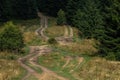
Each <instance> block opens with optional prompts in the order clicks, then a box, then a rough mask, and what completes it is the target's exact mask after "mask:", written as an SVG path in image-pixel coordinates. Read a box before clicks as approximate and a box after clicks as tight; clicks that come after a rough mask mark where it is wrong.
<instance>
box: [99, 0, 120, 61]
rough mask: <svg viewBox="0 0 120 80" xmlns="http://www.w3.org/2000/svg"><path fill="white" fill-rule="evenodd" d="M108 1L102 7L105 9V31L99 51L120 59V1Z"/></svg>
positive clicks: (104, 54)
mask: <svg viewBox="0 0 120 80" xmlns="http://www.w3.org/2000/svg"><path fill="white" fill-rule="evenodd" d="M108 2H109V4H108V5H106V6H105V7H104V9H103V10H105V11H106V12H104V14H105V21H104V22H105V28H104V29H105V32H104V34H103V38H101V39H100V42H101V45H100V53H101V54H102V55H103V56H107V57H109V56H111V55H114V56H115V58H116V60H120V7H119V6H120V1H119V0H112V1H110V0H108ZM110 58H111V57H110Z"/></svg>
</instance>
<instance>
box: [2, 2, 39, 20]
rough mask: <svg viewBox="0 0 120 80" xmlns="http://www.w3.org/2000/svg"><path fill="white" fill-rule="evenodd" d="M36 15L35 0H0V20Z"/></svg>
mask: <svg viewBox="0 0 120 80" xmlns="http://www.w3.org/2000/svg"><path fill="white" fill-rule="evenodd" d="M36 16H37V5H36V0H0V21H7V20H10V19H30V18H35V17H36Z"/></svg>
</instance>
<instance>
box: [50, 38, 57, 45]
mask: <svg viewBox="0 0 120 80" xmlns="http://www.w3.org/2000/svg"><path fill="white" fill-rule="evenodd" d="M48 43H49V44H57V41H56V40H55V38H50V39H49V40H48Z"/></svg>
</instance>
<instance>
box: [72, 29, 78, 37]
mask: <svg viewBox="0 0 120 80" xmlns="http://www.w3.org/2000/svg"><path fill="white" fill-rule="evenodd" d="M72 29H73V33H74V37H79V30H78V29H77V28H75V27H72Z"/></svg>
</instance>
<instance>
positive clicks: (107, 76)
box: [74, 57, 120, 80]
mask: <svg viewBox="0 0 120 80" xmlns="http://www.w3.org/2000/svg"><path fill="white" fill-rule="evenodd" d="M74 75H77V76H79V78H81V79H84V80H120V63H111V61H107V60H105V59H101V58H98V57H97V58H93V59H92V60H90V61H89V62H88V63H87V64H85V65H84V66H83V67H82V68H81V69H80V70H79V71H78V72H77V73H74Z"/></svg>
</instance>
